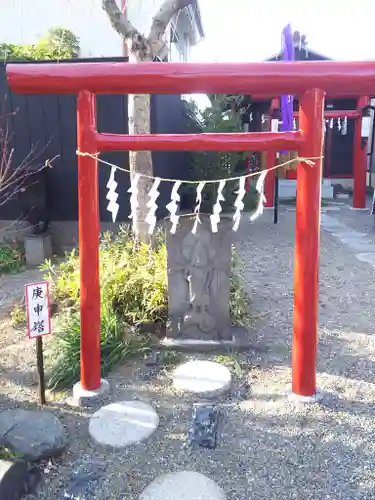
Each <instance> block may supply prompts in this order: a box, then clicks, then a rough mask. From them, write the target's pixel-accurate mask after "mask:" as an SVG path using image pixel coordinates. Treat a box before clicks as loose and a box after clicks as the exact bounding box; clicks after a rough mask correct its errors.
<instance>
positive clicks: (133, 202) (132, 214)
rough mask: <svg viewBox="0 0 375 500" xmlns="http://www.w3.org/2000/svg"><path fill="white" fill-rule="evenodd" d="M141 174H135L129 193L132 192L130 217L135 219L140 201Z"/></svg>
mask: <svg viewBox="0 0 375 500" xmlns="http://www.w3.org/2000/svg"><path fill="white" fill-rule="evenodd" d="M139 177H140V175H139V174H135V176H134V177H133V178H132V180H131V182H130V188H129V189H128V193H130V215H129V219H134V217H135V213H136V211H137V208H138V207H139V203H138V182H139Z"/></svg>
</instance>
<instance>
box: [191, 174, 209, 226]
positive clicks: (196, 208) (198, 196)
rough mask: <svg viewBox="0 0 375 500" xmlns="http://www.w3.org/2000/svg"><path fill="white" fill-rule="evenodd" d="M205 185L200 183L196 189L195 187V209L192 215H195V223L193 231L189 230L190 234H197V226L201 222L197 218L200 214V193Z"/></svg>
mask: <svg viewBox="0 0 375 500" xmlns="http://www.w3.org/2000/svg"><path fill="white" fill-rule="evenodd" d="M205 184H206V183H205V182H200V183H199V184H198V187H197V197H196V200H195V201H196V206H195V209H194V213H195V214H196V216H195V221H194V225H193V229H192V230H191V232H192V233H193V234H195V233H196V232H197V228H198V224H200V222H201V220H200V218H199V212H200V209H201V203H202V191H203V188H204V185H205Z"/></svg>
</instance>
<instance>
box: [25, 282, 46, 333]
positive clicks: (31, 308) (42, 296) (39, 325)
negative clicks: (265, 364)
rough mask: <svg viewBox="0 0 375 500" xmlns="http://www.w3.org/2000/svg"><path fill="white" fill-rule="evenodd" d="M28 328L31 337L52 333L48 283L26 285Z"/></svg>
mask: <svg viewBox="0 0 375 500" xmlns="http://www.w3.org/2000/svg"><path fill="white" fill-rule="evenodd" d="M25 292H26V313H27V329H28V335H29V337H30V338H34V337H39V336H40V335H48V334H50V333H51V321H50V313H49V292H48V283H47V282H41V283H30V284H28V285H25Z"/></svg>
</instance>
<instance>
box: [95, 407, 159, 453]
mask: <svg viewBox="0 0 375 500" xmlns="http://www.w3.org/2000/svg"><path fill="white" fill-rule="evenodd" d="M158 425H159V417H158V415H157V413H156V411H155V410H154V408H153V407H152V406H150V405H148V404H147V403H143V402H142V401H119V402H117V403H112V404H109V405H107V406H103V407H102V408H100V410H98V411H97V412H96V413H94V415H93V416H92V417H91V419H90V424H89V433H90V435H91V437H92V438H93V439H94V440H95V441H96V442H97V443H99V444H101V445H106V446H113V447H114V448H124V447H126V446H130V445H132V444H137V443H140V442H141V441H144V440H146V439H148V438H149V437H150V436H151V435H152V434H153V433H154V432H155V430H156V429H157V428H158Z"/></svg>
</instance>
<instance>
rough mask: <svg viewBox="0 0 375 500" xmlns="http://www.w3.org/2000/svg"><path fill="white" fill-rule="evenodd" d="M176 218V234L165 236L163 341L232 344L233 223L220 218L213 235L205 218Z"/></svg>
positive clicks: (208, 220)
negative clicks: (165, 317) (165, 322)
mask: <svg viewBox="0 0 375 500" xmlns="http://www.w3.org/2000/svg"><path fill="white" fill-rule="evenodd" d="M200 219H201V224H198V228H197V232H196V234H193V233H192V232H191V230H192V227H193V224H194V218H192V217H181V218H180V222H179V225H178V228H177V231H176V234H171V233H169V232H168V235H167V252H168V301H169V302H168V304H169V321H168V327H167V339H166V340H167V344H168V339H174V340H176V341H178V342H179V341H181V340H186V341H192V340H194V341H198V342H202V341H203V342H208V343H212V341H232V338H233V331H232V325H231V323H230V318H229V293H230V272H231V243H232V234H233V233H232V221H231V220H230V219H229V218H225V217H223V218H222V221H221V223H220V224H219V232H218V233H213V232H212V229H211V223H210V217H209V215H201V216H200Z"/></svg>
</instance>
